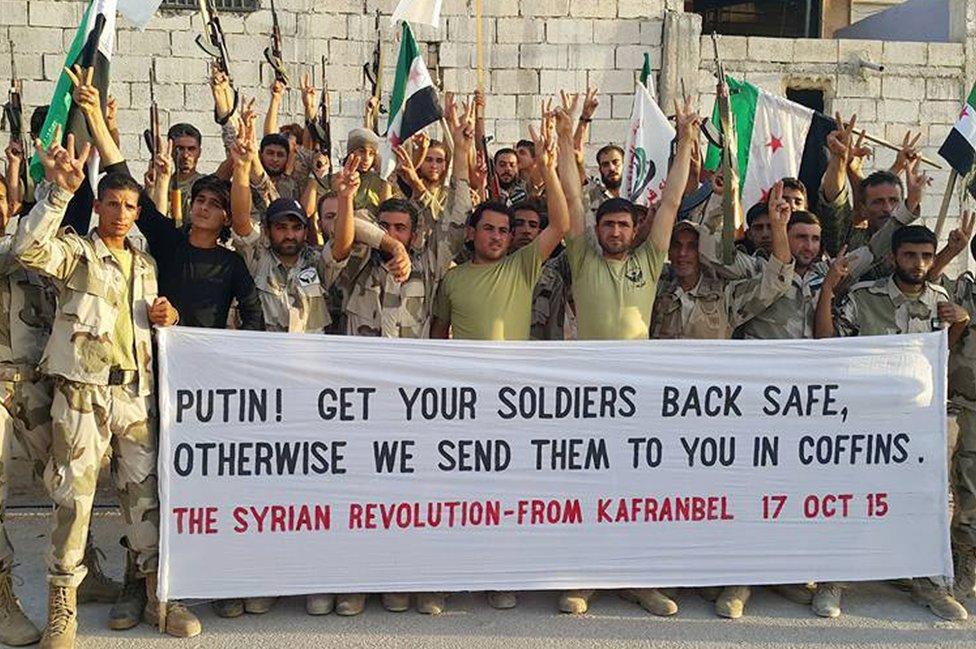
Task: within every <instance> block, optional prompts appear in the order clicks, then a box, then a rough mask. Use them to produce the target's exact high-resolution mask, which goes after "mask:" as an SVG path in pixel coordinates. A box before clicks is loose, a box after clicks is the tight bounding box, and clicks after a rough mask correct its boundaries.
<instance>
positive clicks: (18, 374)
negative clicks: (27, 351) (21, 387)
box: [0, 365, 38, 383]
mask: <svg viewBox="0 0 976 649" xmlns="http://www.w3.org/2000/svg"><path fill="white" fill-rule="evenodd" d="M37 376H38V373H37V370H35V369H34V368H32V367H24V366H17V365H0V381H11V382H13V383H18V382H20V381H34V380H36V379H37Z"/></svg>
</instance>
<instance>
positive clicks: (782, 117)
mask: <svg viewBox="0 0 976 649" xmlns="http://www.w3.org/2000/svg"><path fill="white" fill-rule="evenodd" d="M727 81H728V84H729V91H730V93H731V101H730V103H731V105H732V115H733V119H734V120H735V131H736V136H737V138H738V151H737V154H738V164H739V183H740V195H741V196H742V207H743V209H744V210H748V209H749V208H750V207H752V206H753V205H755V204H756V203H759V202H764V201H766V200H767V197H768V195H769V190H770V189H771V188H772V186H773V185H775V184H776V183H777V182H778V181H780V180H782V179H783V178H786V177H793V178H799V179H800V180H801V181H802V182H803V184H804V185H805V186H806V188H807V196H808V197H809V198H810V200H811V202H813V201H815V200H816V196H817V194H818V192H819V190H820V181H821V180H822V179H823V174H824V171H826V170H827V159H828V156H827V150H826V144H827V135H829V134H830V132H831V131H833V130H834V129H835V128H836V127H835V122H834V121H833V120H832V119H830V118H828V117H827V116H826V115H824V114H822V113H818V112H817V111H814V110H811V109H809V108H807V107H806V106H801V105H800V104H797V103H795V102H792V101H789V100H787V99H784V98H782V97H777V96H776V95H771V94H769V93H768V92H765V91H763V90H760V89H759V88H757V87H756V86H754V85H752V84H750V83H746V82H744V81H736V80H735V79H732V78H728V79H727ZM712 121H713V123H715V124H719V117H718V104H716V106H715V112H714V114H713V116H712ZM720 166H721V151H720V150H719V148H718V147H716V146H714V145H710V146H709V148H708V157H707V158H706V161H705V168H706V169H711V170H715V169H718V168H719V167H720Z"/></svg>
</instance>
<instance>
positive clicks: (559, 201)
mask: <svg viewBox="0 0 976 649" xmlns="http://www.w3.org/2000/svg"><path fill="white" fill-rule="evenodd" d="M558 113H562V118H560V117H559V116H558ZM558 113H557V116H556V119H557V120H558V119H564V120H566V121H567V122H569V121H570V117H569V114H568V113H566V111H564V110H562V109H559V111H558ZM552 126H554V125H553V124H552V121H551V120H550V121H549V122H548V124H547V123H546V122H543V127H542V131H541V132H539V133H536V132H535V128H533V127H532V126H531V125H530V126H529V131H530V132H531V133H532V140H533V141H534V142H535V161H536V165H537V166H538V169H539V171H540V172H541V173H542V176H543V179H544V180H545V183H546V211H547V212H548V213H549V225H548V226H546V229H545V230H543V231H542V232H540V233H539V237H538V239H539V251H540V252H541V254H542V259H543V261H544V260H546V259H548V258H549V255H551V254H552V251H553V250H555V249H556V246H558V245H559V244H560V243H561V242H562V240H563V237H565V236H566V233H568V232H569V227H570V216H569V206H568V205H567V203H566V194H564V193H563V188H562V185H561V183H560V180H559V174H558V173H557V171H556V166H557V157H558V153H557V149H558V144H557V143H556V133H555V131H554V129H553V128H552ZM570 155H572V151H570ZM574 164H575V162H574Z"/></svg>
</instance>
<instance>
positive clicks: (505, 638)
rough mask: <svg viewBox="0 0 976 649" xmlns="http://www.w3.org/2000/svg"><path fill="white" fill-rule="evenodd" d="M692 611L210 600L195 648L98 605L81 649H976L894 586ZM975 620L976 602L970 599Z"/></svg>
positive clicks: (39, 547) (532, 602) (27, 598)
mask: <svg viewBox="0 0 976 649" xmlns="http://www.w3.org/2000/svg"><path fill="white" fill-rule="evenodd" d="M7 521H8V529H9V530H10V532H11V536H12V538H13V541H14V544H15V546H16V547H17V550H18V556H17V561H18V562H19V566H18V567H17V568H16V569H15V573H16V574H17V575H18V576H19V577H20V578H21V579H22V580H23V582H24V583H23V584H22V585H20V586H19V587H18V589H17V590H18V593H19V595H20V597H21V599H22V600H23V602H24V605H25V607H26V609H27V611H28V614H29V615H30V616H31V617H32V618H33V619H34V620H35V621H40V620H42V619H43V616H44V611H45V597H46V595H45V592H46V591H45V587H44V583H43V578H44V577H43V555H44V551H45V548H46V546H47V541H48V537H47V517H46V514H44V513H42V512H40V511H38V510H36V509H30V508H25V509H14V510H13V511H11V512H9V514H8V517H7ZM119 521H120V519H119V517H118V516H117V515H115V514H112V513H109V512H107V511H101V512H99V513H97V514H96V518H95V523H94V529H95V534H96V537H97V539H98V544H99V546H100V547H101V548H103V549H104V550H105V551H106V552H107V554H108V562H107V566H108V570H109V571H110V572H111V573H113V574H114V575H115V576H118V575H119V574H120V573H121V566H122V559H121V551H120V548H119V546H118V544H117V539H118V538H119V536H120V528H119ZM678 603H679V606H681V611H680V612H679V614H678V616H677V617H675V618H672V619H661V618H655V617H653V616H650V615H648V614H646V613H644V612H643V611H642V610H641V609H639V608H637V607H636V606H635V605H633V604H629V603H626V602H624V601H622V600H620V599H619V598H617V597H616V596H615V595H611V594H604V595H601V596H600V597H599V598H598V599H597V600H596V601H595V602H594V604H593V606H592V608H591V613H590V614H589V615H586V616H583V617H579V618H573V617H569V616H565V615H559V614H558V613H556V612H555V595H553V594H552V593H530V594H527V595H524V596H523V597H522V599H521V600H520V606H519V608H518V609H516V610H514V611H495V610H492V609H491V608H489V607H488V606H487V604H485V602H484V598H483V596H481V595H479V594H467V595H457V596H453V597H452V598H451V599H450V600H449V609H450V610H449V611H448V612H447V613H446V614H444V615H442V616H440V617H437V618H430V617H427V616H422V615H418V614H417V613H413V612H410V613H402V614H392V613H387V612H385V611H383V610H382V609H381V608H380V606H379V603H378V602H373V601H371V602H370V605H369V607H368V608H367V610H366V612H365V613H364V614H363V615H361V616H359V617H355V618H340V617H338V616H336V615H329V616H326V617H319V618H312V617H309V616H307V615H305V612H304V608H303V602H302V601H301V600H300V599H298V598H292V599H288V600H283V601H280V602H279V603H278V605H277V607H276V608H275V609H273V610H272V611H271V612H270V613H268V614H267V615H263V616H247V617H244V618H240V619H238V620H221V619H219V618H216V617H215V616H214V615H213V613H211V611H210V606H209V605H208V604H206V603H201V604H199V605H196V606H195V607H194V610H195V611H197V612H198V614H199V615H200V616H201V618H202V620H203V625H204V633H203V635H202V636H200V637H198V638H194V639H190V640H182V641H181V640H174V639H170V638H167V637H165V636H160V635H158V634H156V633H154V632H153V630H152V629H151V628H149V627H148V626H145V625H144V626H142V627H140V628H138V629H134V630H132V631H128V632H122V633H119V632H113V631H109V630H108V629H106V628H105V626H104V620H105V618H106V616H107V612H108V607H107V606H95V605H89V606H85V607H83V608H82V611H81V640H80V642H79V645H78V646H79V647H80V648H96V647H97V648H98V649H122V648H139V649H141V648H147V649H148V648H155V647H158V648H160V649H162V648H167V649H177V648H179V647H185V648H189V647H207V648H208V649H210V648H213V649H220V648H225V647H226V648H229V649H250V648H252V647H253V648H260V649H272V648H277V647H287V648H289V649H303V648H306V647H308V648H311V647H315V648H319V647H333V646H334V647H370V648H375V649H381V648H385V647H396V648H398V649H399V648H401V647H424V648H425V649H429V648H440V647H443V648H453V647H465V648H467V647H500V648H504V649H515V648H518V647H531V648H532V649H536V648H540V647H579V648H581V649H584V648H585V649H593V648H597V647H608V648H610V647H613V648H617V647H669V648H686V647H687V648H691V647H695V648H717V647H737V648H746V649H748V648H752V647H756V648H759V647H764V648H765V647H783V648H786V647H798V648H805V647H814V646H816V647H939V648H940V649H943V648H944V649H949V648H954V647H959V648H960V649H962V648H966V649H971V648H972V647H974V646H976V617H974V618H973V619H971V620H969V621H968V622H966V623H960V624H950V623H946V622H941V621H938V620H937V619H936V618H935V617H933V616H932V615H931V614H929V613H928V612H927V611H925V610H923V609H921V608H919V607H918V606H916V605H915V604H913V603H912V602H911V600H910V599H909V598H908V596H907V595H906V594H904V593H902V592H900V591H898V590H896V589H895V588H893V587H891V586H888V585H885V584H870V585H861V586H856V587H854V588H852V589H851V590H850V591H848V595H847V596H846V598H845V606H846V608H845V615H844V616H842V617H841V618H840V619H838V620H822V619H819V618H817V617H815V616H814V615H813V614H812V613H810V612H809V610H807V609H806V608H804V607H801V606H798V605H796V604H792V603H790V602H788V601H786V600H784V599H781V598H780V597H778V596H777V595H775V594H773V593H770V592H766V591H762V590H760V591H759V592H758V593H757V594H755V595H754V596H753V600H752V601H751V602H750V604H749V609H748V611H747V617H744V618H742V619H741V620H737V621H729V620H720V619H717V618H716V617H715V616H714V615H713V614H712V611H711V609H710V605H709V604H707V603H706V602H704V601H703V600H702V599H701V598H699V597H698V596H697V595H695V594H694V593H692V592H690V591H689V592H685V593H681V594H679V595H678ZM969 603H970V604H971V606H970V608H971V610H973V612H974V613H976V603H974V602H972V601H970V602H969Z"/></svg>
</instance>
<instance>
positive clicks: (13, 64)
mask: <svg viewBox="0 0 976 649" xmlns="http://www.w3.org/2000/svg"><path fill="white" fill-rule="evenodd" d="M23 85H24V83H23V81H22V80H21V79H19V78H18V77H17V61H16V59H15V58H14V43H13V41H10V90H9V92H8V95H7V103H5V104H4V105H3V123H4V126H5V127H6V128H7V129H8V130H9V131H10V141H11V143H16V144H17V145H19V147H20V150H21V152H22V155H23V156H24V158H23V163H22V164H21V165H20V182H21V184H22V185H23V187H24V195H23V200H24V201H25V202H29V203H32V202H33V201H34V184H33V182H32V180H31V177H30V165H29V164H28V161H29V160H30V149H28V142H27V139H26V138H25V137H24V93H23Z"/></svg>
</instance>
